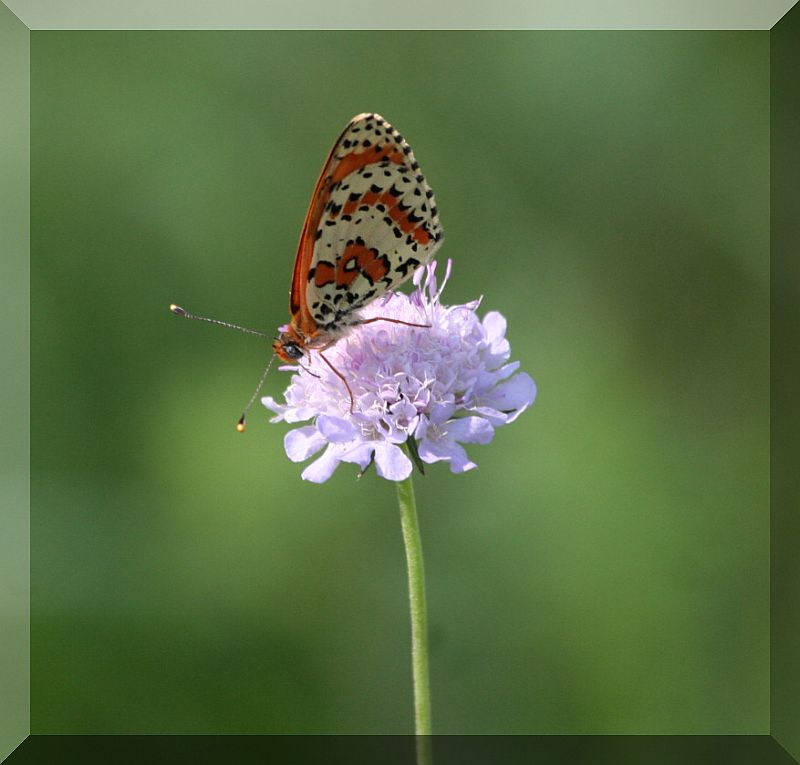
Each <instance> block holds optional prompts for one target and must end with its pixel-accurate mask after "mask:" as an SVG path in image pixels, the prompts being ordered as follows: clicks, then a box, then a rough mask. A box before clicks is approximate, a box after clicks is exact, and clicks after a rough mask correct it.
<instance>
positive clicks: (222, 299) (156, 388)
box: [31, 31, 769, 733]
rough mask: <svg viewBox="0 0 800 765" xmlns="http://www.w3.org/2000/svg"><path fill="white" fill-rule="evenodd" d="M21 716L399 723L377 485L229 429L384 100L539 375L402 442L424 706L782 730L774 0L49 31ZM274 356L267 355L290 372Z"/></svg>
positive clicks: (37, 214) (178, 725)
mask: <svg viewBox="0 0 800 765" xmlns="http://www.w3.org/2000/svg"><path fill="white" fill-rule="evenodd" d="M31 44H32V89H31V90H32V156H33V161H32V168H31V172H32V230H33V237H32V267H31V271H32V274H31V276H32V291H33V305H32V310H31V323H32V338H33V342H32V357H33V358H32V380H33V385H32V398H33V415H32V417H33V419H32V423H31V436H32V455H33V456H32V471H33V486H32V491H33V495H32V497H33V499H32V503H33V518H32V535H33V546H32V555H33V603H32V611H33V613H32V619H33V627H32V652H33V656H32V664H33V670H32V695H33V731H34V732H36V733H202V732H208V733H251V732H252V733H256V732H266V733H317V732H319V733H403V732H410V731H411V730H412V709H411V676H410V663H409V661H410V660H409V625H408V615H407V610H406V609H407V594H406V581H405V570H404V558H403V550H402V544H401V536H400V526H399V518H398V514H397V508H396V504H395V498H394V489H393V487H392V486H391V485H389V484H387V483H385V482H382V481H380V480H379V479H376V478H375V477H374V476H369V477H367V478H365V479H364V480H362V481H361V482H358V483H357V482H356V481H355V480H354V472H348V470H347V469H342V468H340V469H339V471H338V473H337V474H336V475H335V476H334V478H333V479H332V480H331V481H330V482H329V483H327V484H325V485H322V486H315V485H309V484H306V483H303V482H301V480H300V478H299V474H300V466H298V465H295V464H292V463H290V462H289V461H288V460H287V459H286V457H285V455H284V453H283V448H282V438H283V434H284V433H285V432H286V430H287V428H286V427H285V426H283V425H270V424H268V422H267V417H268V416H267V413H266V412H261V413H254V415H253V416H252V417H251V418H250V426H249V428H248V432H247V434H246V435H245V436H239V435H238V434H237V433H236V432H235V431H234V427H233V425H234V423H235V421H236V418H237V417H238V415H239V413H240V411H241V407H242V405H243V403H244V402H245V401H246V400H247V398H248V397H249V395H250V393H251V392H252V389H253V386H254V385H255V383H256V381H257V379H258V376H259V373H260V370H261V369H262V367H263V364H264V363H265V361H266V360H267V357H268V354H269V350H268V348H267V346H266V345H265V344H264V343H263V342H261V341H259V340H257V339H255V338H251V337H246V336H239V335H235V334H233V333H226V332H223V331H221V330H217V329H216V328H212V327H209V326H201V325H195V324H191V323H189V322H185V321H182V320H178V319H177V318H175V317H174V316H171V315H170V314H169V312H168V311H167V306H168V304H169V303H170V302H173V301H174V302H178V303H181V304H182V305H185V306H186V307H187V308H189V309H190V310H194V311H197V312H199V313H204V314H206V315H212V316H218V317H220V318H225V319H228V320H230V321H235V322H241V323H243V324H246V325H250V326H255V327H257V328H263V329H264V330H265V331H270V332H271V331H272V330H273V329H274V328H275V327H276V326H277V325H279V324H282V323H284V322H285V321H286V319H287V318H288V311H287V302H288V301H287V291H288V287H289V278H290V273H291V267H292V262H293V258H294V250H295V247H296V242H297V237H298V234H299V230H300V226H301V223H302V220H303V216H304V213H305V209H306V205H307V203H308V198H309V195H310V193H311V190H312V188H313V184H314V181H315V179H316V176H317V173H318V172H319V168H320V165H321V164H322V161H323V159H324V157H325V156H326V152H327V151H328V149H329V146H330V143H331V142H332V141H333V139H334V137H335V136H336V135H337V133H338V131H339V130H340V129H341V128H342V126H343V125H344V124H345V123H346V121H347V120H348V119H349V118H350V117H351V116H352V115H354V114H356V113H358V112H361V111H371V110H375V111H378V112H380V113H382V114H383V115H384V116H386V117H387V118H388V119H389V120H390V121H392V122H393V123H394V124H395V125H396V126H397V127H398V129H399V130H400V131H401V132H402V133H403V134H404V135H405V136H406V137H407V138H408V140H409V141H410V143H411V145H412V146H413V147H414V150H415V153H416V155H417V157H418V159H419V160H420V162H421V164H422V167H423V168H424V170H425V172H426V174H427V176H428V178H429V180H430V182H431V185H432V186H433V188H434V189H435V190H436V193H437V198H438V201H439V207H440V211H441V216H442V222H443V224H444V227H445V231H446V243H445V245H444V247H443V249H442V251H441V257H442V258H452V259H453V261H454V272H453V278H452V280H451V282H450V284H449V285H448V288H447V291H446V293H445V298H446V301H447V302H461V301H465V300H468V299H472V298H474V297H476V296H478V295H479V294H483V296H484V302H483V308H484V310H491V309H496V310H500V311H501V312H502V313H503V314H504V315H505V316H506V317H507V318H508V321H509V330H508V336H509V338H510V340H511V343H512V348H513V356H514V358H517V359H519V360H520V361H521V363H522V368H523V369H524V370H526V371H527V372H529V373H530V374H531V375H532V376H533V377H534V378H535V379H536V381H537V383H538V385H539V399H538V401H537V402H536V404H535V406H534V407H533V408H532V409H531V410H530V411H528V412H526V413H525V414H524V415H523V416H522V417H521V418H520V419H519V421H518V422H517V423H515V424H514V425H512V426H510V427H508V428H504V429H502V430H501V431H499V432H498V434H497V437H496V439H495V441H494V443H493V444H491V445H490V446H483V447H474V446H473V447H470V449H469V451H470V454H471V455H472V456H473V457H474V458H475V459H476V461H477V462H478V463H479V465H480V467H479V469H478V470H476V471H473V472H472V473H470V474H467V475H464V476H451V475H450V474H449V473H448V471H447V469H446V467H444V466H441V465H440V466H436V467H434V468H433V469H431V470H430V471H429V475H428V476H427V477H425V478H421V479H418V480H417V494H418V501H419V506H420V516H421V525H422V534H423V543H424V546H425V553H426V567H427V575H428V593H429V608H430V621H431V633H432V634H431V641H432V657H431V661H432V685H433V702H434V725H435V727H436V730H437V732H440V733H765V732H767V731H768V712H769V699H768V690H769V689H768V677H769V676H768V663H769V644H768V638H769V634H768V607H769V602H768V594H769V558H768V556H769V525H768V524H769V517H768V500H769V483H768V481H769V448H768V447H769V441H768V438H769V428H768V412H769V391H768V363H769V313H768V311H769V297H768V287H769V283H768V278H769V273H768V272H769V251H768V245H769V113H768V108H769V90H768V88H769V59H768V56H769V40H768V35H767V33H766V32H763V33H762V32H746V33H721V32H717V33H714V32H654V33H637V32H620V33H616V32H609V33H603V32H586V33H560V32H544V33H526V32H520V33H486V32H484V33H466V32H465V33H437V32H424V33H422V32H420V33H417V32H397V33H391V32H336V33H333V32H331V33H322V32H316V33H313V32H309V33H300V32H295V33H290V32H281V33H268V32H199V33H187V32H139V33H130V32H118V33H111V32H40V31H37V32H34V33H33V34H32V36H31ZM285 382H286V377H285V375H284V374H283V373H277V372H275V373H273V374H272V376H271V377H270V379H269V380H268V383H267V389H268V391H269V392H270V393H272V394H273V395H277V394H278V393H279V392H280V391H281V390H282V388H283V386H284V384H285Z"/></svg>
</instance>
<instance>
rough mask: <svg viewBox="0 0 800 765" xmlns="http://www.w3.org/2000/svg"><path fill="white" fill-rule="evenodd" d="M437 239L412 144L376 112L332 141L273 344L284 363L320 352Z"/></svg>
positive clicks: (427, 254) (430, 251)
mask: <svg viewBox="0 0 800 765" xmlns="http://www.w3.org/2000/svg"><path fill="white" fill-rule="evenodd" d="M441 244H442V227H441V225H440V223H439V214H438V210H437V207H436V201H435V200H434V197H433V191H431V189H430V187H429V186H428V182H427V181H426V180H425V176H424V175H423V174H422V172H421V171H420V167H419V163H418V162H417V160H416V159H415V158H414V153H413V152H412V151H411V147H410V146H409V145H408V144H407V143H406V141H405V139H404V138H403V136H402V135H400V133H399V132H398V131H397V130H395V128H393V127H392V126H391V125H390V124H389V123H388V122H387V121H386V120H385V119H384V118H383V117H381V116H380V115H379V114H374V113H367V114H359V115H357V116H356V117H353V119H351V120H350V122H349V123H348V124H347V127H345V129H344V130H343V131H342V133H341V135H340V136H339V137H338V138H337V139H336V142H335V143H334V144H333V148H332V149H331V151H330V153H329V154H328V158H327V160H326V161H325V164H324V165H323V167H322V172H321V173H320V176H319V180H318V181H317V185H316V187H315V189H314V193H313V195H312V197H311V203H310V205H309V207H308V212H307V213H306V218H305V222H304V224H303V229H302V232H301V234H300V243H299V245H298V247H297V255H296V257H295V261H294V271H293V274H292V287H291V291H290V297H289V312H290V314H291V320H290V322H289V325H288V327H287V328H286V329H285V331H283V332H282V333H281V335H280V336H279V337H278V339H277V340H276V341H275V343H274V344H273V346H272V348H273V350H274V352H275V354H276V355H277V356H278V357H279V358H281V359H282V360H283V361H287V362H294V361H298V360H300V359H302V358H303V356H304V355H305V354H306V352H307V351H308V350H313V349H317V350H324V349H325V348H327V347H330V346H331V345H332V344H333V343H335V342H336V341H337V340H338V339H339V338H340V337H342V336H343V335H344V334H345V333H346V332H347V329H348V327H351V326H353V325H355V324H359V323H362V322H361V321H360V320H359V315H358V311H359V309H360V308H363V307H364V306H365V305H367V304H368V303H370V302H372V301H373V300H375V299H376V298H378V297H380V296H381V295H383V294H384V293H385V292H386V291H387V290H391V289H394V288H395V287H397V286H398V285H400V284H402V283H403V282H404V281H405V280H406V279H408V278H409V277H410V276H411V275H412V274H413V273H414V271H415V270H416V269H417V267H418V266H420V265H422V264H424V263H426V262H428V261H429V260H430V259H431V258H432V257H433V255H434V253H435V252H436V250H437V249H438V248H439V246H440V245H441Z"/></svg>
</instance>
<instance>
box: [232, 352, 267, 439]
mask: <svg viewBox="0 0 800 765" xmlns="http://www.w3.org/2000/svg"><path fill="white" fill-rule="evenodd" d="M273 361H275V354H274V353H273V354H272V357H271V358H270V360H269V361H268V362H267V366H266V369H264V373H263V374H262V375H261V379H260V380H259V381H258V385H256V389H255V390H254V391H253V395H252V396H250V400H249V401H248V402H247V406H246V407H245V408H244V411H243V412H242V416H241V417H240V418H239V422H237V423H236V430H238V431H239V432H240V433H244V429H245V427H247V422H246V421H245V418H246V417H247V413H248V412H249V411H250V407H251V406H253V402H254V401H255V400H256V396H258V394H259V393H260V392H261V386H262V385H264V380H266V379H267V374H268V373H269V370H270V367H272V362H273Z"/></svg>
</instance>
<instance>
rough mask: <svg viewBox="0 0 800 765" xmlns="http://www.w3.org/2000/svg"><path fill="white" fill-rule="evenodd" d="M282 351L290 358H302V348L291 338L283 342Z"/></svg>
mask: <svg viewBox="0 0 800 765" xmlns="http://www.w3.org/2000/svg"><path fill="white" fill-rule="evenodd" d="M283 352H284V353H285V354H286V355H287V356H288V357H289V358H290V359H302V358H303V349H302V348H301V347H300V346H299V345H298V344H297V343H293V342H292V341H291V340H290V341H289V342H286V343H284V344H283Z"/></svg>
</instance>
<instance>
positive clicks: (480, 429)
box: [445, 417, 494, 444]
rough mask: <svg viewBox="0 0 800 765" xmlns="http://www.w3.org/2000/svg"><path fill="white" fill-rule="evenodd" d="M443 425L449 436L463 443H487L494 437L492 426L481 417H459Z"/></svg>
mask: <svg viewBox="0 0 800 765" xmlns="http://www.w3.org/2000/svg"><path fill="white" fill-rule="evenodd" d="M445 427H446V429H447V435H448V436H450V438H452V439H454V440H455V441H460V442H461V443H464V444H488V443H489V441H491V440H492V439H493V438H494V428H493V427H492V425H491V423H489V422H488V421H487V420H484V419H483V417H460V418H459V419H457V420H451V421H450V422H448V423H447V425H446V426H445Z"/></svg>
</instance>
